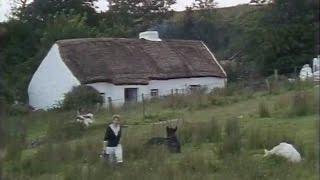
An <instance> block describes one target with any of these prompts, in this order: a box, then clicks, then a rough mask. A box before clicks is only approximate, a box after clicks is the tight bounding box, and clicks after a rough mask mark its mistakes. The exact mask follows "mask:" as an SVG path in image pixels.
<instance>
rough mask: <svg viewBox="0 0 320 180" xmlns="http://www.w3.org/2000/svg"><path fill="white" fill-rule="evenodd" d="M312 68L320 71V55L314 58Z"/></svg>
mask: <svg viewBox="0 0 320 180" xmlns="http://www.w3.org/2000/svg"><path fill="white" fill-rule="evenodd" d="M312 70H313V72H317V71H320V56H318V57H317V58H313V61H312Z"/></svg>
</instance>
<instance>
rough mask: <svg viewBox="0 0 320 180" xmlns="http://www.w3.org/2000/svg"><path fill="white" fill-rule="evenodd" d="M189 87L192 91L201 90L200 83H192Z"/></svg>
mask: <svg viewBox="0 0 320 180" xmlns="http://www.w3.org/2000/svg"><path fill="white" fill-rule="evenodd" d="M189 88H190V91H191V92H195V91H198V90H200V88H201V86H200V84H194V85H190V86H189Z"/></svg>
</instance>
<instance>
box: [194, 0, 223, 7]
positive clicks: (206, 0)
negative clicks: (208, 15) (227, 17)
mask: <svg viewBox="0 0 320 180" xmlns="http://www.w3.org/2000/svg"><path fill="white" fill-rule="evenodd" d="M216 6H217V3H216V2H215V0H195V2H194V3H193V5H192V8H193V9H213V8H215V7H216Z"/></svg>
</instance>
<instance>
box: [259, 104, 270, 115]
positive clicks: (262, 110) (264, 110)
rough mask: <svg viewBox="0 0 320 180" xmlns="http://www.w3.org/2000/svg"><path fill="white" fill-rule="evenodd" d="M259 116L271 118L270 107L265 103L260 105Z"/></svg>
mask: <svg viewBox="0 0 320 180" xmlns="http://www.w3.org/2000/svg"><path fill="white" fill-rule="evenodd" d="M259 116H260V117H261V118H265V117H270V111H269V108H268V105H267V104H266V103H265V102H263V101H261V102H260V103H259Z"/></svg>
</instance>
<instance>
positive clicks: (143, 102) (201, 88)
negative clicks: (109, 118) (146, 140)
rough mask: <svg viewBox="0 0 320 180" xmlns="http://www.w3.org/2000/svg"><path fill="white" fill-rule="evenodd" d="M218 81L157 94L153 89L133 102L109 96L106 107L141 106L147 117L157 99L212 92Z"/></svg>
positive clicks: (113, 108)
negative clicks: (153, 92) (151, 105)
mask: <svg viewBox="0 0 320 180" xmlns="http://www.w3.org/2000/svg"><path fill="white" fill-rule="evenodd" d="M216 86H217V84H216V83H211V84H205V85H194V86H186V87H185V88H175V89H170V90H165V91H161V92H160V91H159V92H158V93H157V94H152V91H150V93H148V94H146V93H141V94H138V95H137V96H136V101H132V102H130V101H129V102H128V101H127V102H126V99H125V98H117V99H112V97H108V98H107V101H106V104H105V107H106V108H107V110H108V111H109V112H111V113H117V112H118V111H119V109H122V110H123V109H124V110H130V109H134V108H135V109H137V108H141V112H142V117H143V118H145V117H147V113H148V112H150V110H149V111H148V108H149V109H150V108H151V107H150V106H149V105H150V104H155V102H156V101H161V100H163V99H165V98H168V99H169V100H172V99H173V97H176V96H182V95H183V96H186V95H191V94H194V93H196V92H201V93H204V92H210V91H211V90H212V89H213V87H216ZM148 115H150V113H149V114H148Z"/></svg>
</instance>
